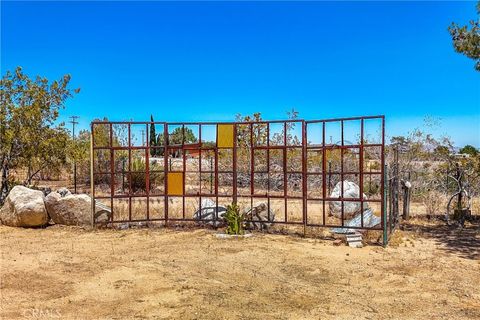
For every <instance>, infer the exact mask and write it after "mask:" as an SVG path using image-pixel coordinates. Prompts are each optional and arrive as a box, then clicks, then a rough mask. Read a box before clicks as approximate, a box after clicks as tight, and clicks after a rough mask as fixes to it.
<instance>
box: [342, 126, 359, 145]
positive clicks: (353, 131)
mask: <svg viewBox="0 0 480 320" xmlns="http://www.w3.org/2000/svg"><path fill="white" fill-rule="evenodd" d="M361 124H362V123H361V120H348V121H344V122H343V144H344V145H352V144H354V145H358V144H360V132H361Z"/></svg>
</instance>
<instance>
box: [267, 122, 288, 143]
mask: <svg viewBox="0 0 480 320" xmlns="http://www.w3.org/2000/svg"><path fill="white" fill-rule="evenodd" d="M269 127H270V129H269V131H270V132H269V136H270V146H283V145H284V129H285V128H284V124H283V123H270V125H269Z"/></svg>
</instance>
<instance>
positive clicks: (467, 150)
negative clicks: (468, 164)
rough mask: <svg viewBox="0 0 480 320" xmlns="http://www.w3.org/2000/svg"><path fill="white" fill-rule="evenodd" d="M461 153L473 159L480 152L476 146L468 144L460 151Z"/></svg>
mask: <svg viewBox="0 0 480 320" xmlns="http://www.w3.org/2000/svg"><path fill="white" fill-rule="evenodd" d="M460 153H462V154H469V155H470V156H472V157H476V156H477V155H478V153H479V151H478V150H477V149H476V148H475V147H474V146H471V145H469V144H467V145H466V146H464V147H463V148H461V149H460Z"/></svg>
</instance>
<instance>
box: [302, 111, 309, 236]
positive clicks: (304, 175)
mask: <svg viewBox="0 0 480 320" xmlns="http://www.w3.org/2000/svg"><path fill="white" fill-rule="evenodd" d="M302 196H303V201H302V204H303V236H304V237H305V235H306V231H307V206H308V203H307V125H306V123H305V120H302Z"/></svg>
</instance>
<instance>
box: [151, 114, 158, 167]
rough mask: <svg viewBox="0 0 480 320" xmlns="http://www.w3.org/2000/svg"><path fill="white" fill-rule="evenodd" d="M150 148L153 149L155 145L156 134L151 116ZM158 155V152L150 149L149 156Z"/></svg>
mask: <svg viewBox="0 0 480 320" xmlns="http://www.w3.org/2000/svg"><path fill="white" fill-rule="evenodd" d="M150 121H151V122H152V123H151V124H150V147H155V146H156V145H157V134H156V133H155V124H154V123H153V122H154V121H153V115H150ZM157 154H158V150H157V149H155V148H150V155H151V156H152V157H154V156H156V155H157Z"/></svg>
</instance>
